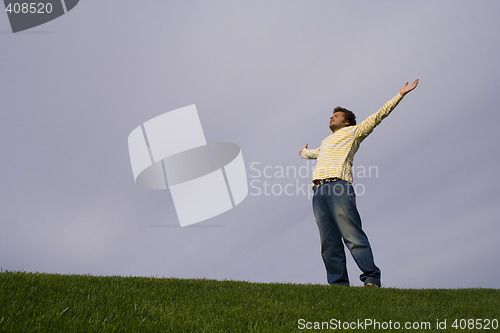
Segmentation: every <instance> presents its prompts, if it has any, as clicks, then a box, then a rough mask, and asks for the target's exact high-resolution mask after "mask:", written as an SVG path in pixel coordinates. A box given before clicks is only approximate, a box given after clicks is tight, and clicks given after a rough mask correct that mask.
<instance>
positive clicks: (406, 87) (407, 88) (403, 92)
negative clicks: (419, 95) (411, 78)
mask: <svg viewBox="0 0 500 333" xmlns="http://www.w3.org/2000/svg"><path fill="white" fill-rule="evenodd" d="M417 85H418V79H416V80H415V82H413V83H412V84H410V85H408V82H406V83H405V84H404V86H402V87H401V89H400V90H399V93H400V94H401V96H404V95H406V94H407V93H409V92H410V91H412V90H413V89H415V88H416V87H417Z"/></svg>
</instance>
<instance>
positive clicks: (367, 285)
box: [365, 282, 380, 288]
mask: <svg viewBox="0 0 500 333" xmlns="http://www.w3.org/2000/svg"><path fill="white" fill-rule="evenodd" d="M365 287H370V288H380V286H379V285H378V284H375V283H371V282H368V283H365Z"/></svg>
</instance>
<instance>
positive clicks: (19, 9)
mask: <svg viewBox="0 0 500 333" xmlns="http://www.w3.org/2000/svg"><path fill="white" fill-rule="evenodd" d="M5 11H6V12H7V13H9V14H11V13H14V14H28V13H29V14H50V13H52V4H51V3H50V2H48V3H42V2H30V3H27V2H23V3H19V2H15V3H9V5H8V6H7V7H6V8H5Z"/></svg>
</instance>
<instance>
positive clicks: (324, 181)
mask: <svg viewBox="0 0 500 333" xmlns="http://www.w3.org/2000/svg"><path fill="white" fill-rule="evenodd" d="M341 179H342V178H339V177H332V178H325V179H314V180H313V186H312V190H313V191H314V190H316V189H317V188H318V187H320V186H321V185H325V184H328V183H333V182H336V181H337V180H341Z"/></svg>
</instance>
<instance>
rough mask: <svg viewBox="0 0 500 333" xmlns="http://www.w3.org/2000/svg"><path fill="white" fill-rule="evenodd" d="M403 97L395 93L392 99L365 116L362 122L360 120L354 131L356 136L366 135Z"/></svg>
mask: <svg viewBox="0 0 500 333" xmlns="http://www.w3.org/2000/svg"><path fill="white" fill-rule="evenodd" d="M402 99H403V96H402V95H401V94H399V93H398V94H397V95H396V96H395V97H394V98H393V99H391V100H390V101H388V102H387V103H385V104H384V106H383V107H382V108H381V109H380V110H378V111H377V112H375V113H374V114H372V115H371V116H369V117H368V118H366V119H365V120H364V121H363V122H361V123H360V124H359V125H357V126H356V128H355V130H354V133H355V135H356V137H361V138H365V137H367V136H368V135H369V134H370V133H371V132H372V131H373V129H374V128H375V127H376V126H377V125H378V124H380V122H381V121H382V119H384V118H385V117H387V116H388V115H389V113H391V111H392V110H394V108H395V107H396V105H398V103H399V102H400V101H401V100H402Z"/></svg>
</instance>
